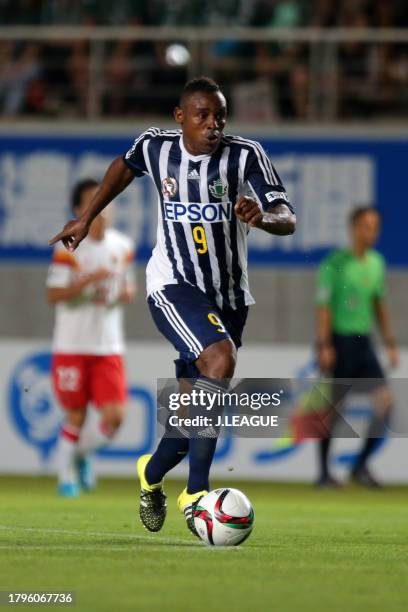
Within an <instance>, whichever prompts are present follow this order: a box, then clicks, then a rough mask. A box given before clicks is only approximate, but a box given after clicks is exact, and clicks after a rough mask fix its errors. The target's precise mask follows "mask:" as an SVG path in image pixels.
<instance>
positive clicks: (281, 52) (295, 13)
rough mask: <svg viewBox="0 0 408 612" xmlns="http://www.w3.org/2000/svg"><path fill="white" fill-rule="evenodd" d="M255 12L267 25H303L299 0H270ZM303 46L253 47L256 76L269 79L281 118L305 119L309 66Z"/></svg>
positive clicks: (276, 44) (274, 45) (291, 26)
mask: <svg viewBox="0 0 408 612" xmlns="http://www.w3.org/2000/svg"><path fill="white" fill-rule="evenodd" d="M262 9H263V17H262V12H260V13H258V19H259V22H260V23H263V24H264V26H265V27H267V28H294V27H300V26H302V25H305V13H304V6H303V4H302V3H301V2H300V0H277V1H276V2H274V1H273V0H269V1H266V2H264V3H263V6H262ZM306 52H307V49H306V46H305V45H304V44H297V43H273V44H269V43H260V44H258V45H257V46H256V73H257V76H258V78H263V79H268V80H270V81H271V82H272V85H273V88H274V90H275V96H276V98H277V105H278V108H279V110H280V114H281V115H282V116H283V117H288V116H295V117H298V118H302V119H304V118H306V117H307V113H308V68H307V56H306Z"/></svg>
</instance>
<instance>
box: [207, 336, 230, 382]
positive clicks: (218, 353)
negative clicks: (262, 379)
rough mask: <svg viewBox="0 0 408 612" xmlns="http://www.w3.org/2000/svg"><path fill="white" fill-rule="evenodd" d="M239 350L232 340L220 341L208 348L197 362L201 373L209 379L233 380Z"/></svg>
mask: <svg viewBox="0 0 408 612" xmlns="http://www.w3.org/2000/svg"><path fill="white" fill-rule="evenodd" d="M236 360H237V350H236V348H235V346H234V344H233V343H232V342H231V340H220V342H215V343H214V344H211V345H210V346H208V347H207V348H206V349H205V350H204V351H203V352H202V353H201V355H200V358H199V359H198V360H197V366H198V369H199V370H200V373H201V374H203V375H204V376H208V378H215V379H218V380H220V379H222V378H231V377H232V376H233V375H234V370H235V365H236Z"/></svg>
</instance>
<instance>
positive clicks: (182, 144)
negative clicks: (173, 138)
mask: <svg viewBox="0 0 408 612" xmlns="http://www.w3.org/2000/svg"><path fill="white" fill-rule="evenodd" d="M179 146H180V149H181V150H182V152H183V153H184V155H186V156H187V157H188V158H189V159H191V160H192V161H196V162H198V161H201V160H203V159H209V158H210V157H211V155H213V154H212V153H206V154H204V155H191V153H189V152H188V151H187V149H186V147H185V146H184V142H183V134H180V141H179ZM216 150H217V149H216ZM214 153H215V151H214Z"/></svg>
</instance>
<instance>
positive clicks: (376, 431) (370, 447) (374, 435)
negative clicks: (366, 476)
mask: <svg viewBox="0 0 408 612" xmlns="http://www.w3.org/2000/svg"><path fill="white" fill-rule="evenodd" d="M387 423H388V416H386V417H384V416H378V415H376V414H374V415H373V417H372V419H371V422H370V426H369V428H368V432H367V438H366V440H365V442H364V446H363V448H362V450H361V453H360V454H359V456H358V458H357V461H356V463H355V465H354V467H353V472H358V471H359V470H363V469H365V468H366V465H367V460H368V458H369V457H370V455H372V453H373V452H374V451H375V449H376V448H377V446H378V441H379V439H380V438H382V437H383V436H384V434H385V430H386V427H387Z"/></svg>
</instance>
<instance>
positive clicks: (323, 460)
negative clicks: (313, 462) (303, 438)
mask: <svg viewBox="0 0 408 612" xmlns="http://www.w3.org/2000/svg"><path fill="white" fill-rule="evenodd" d="M330 443H331V438H322V439H321V440H319V442H318V450H319V465H320V479H321V480H324V479H326V478H328V477H329V450H330Z"/></svg>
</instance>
